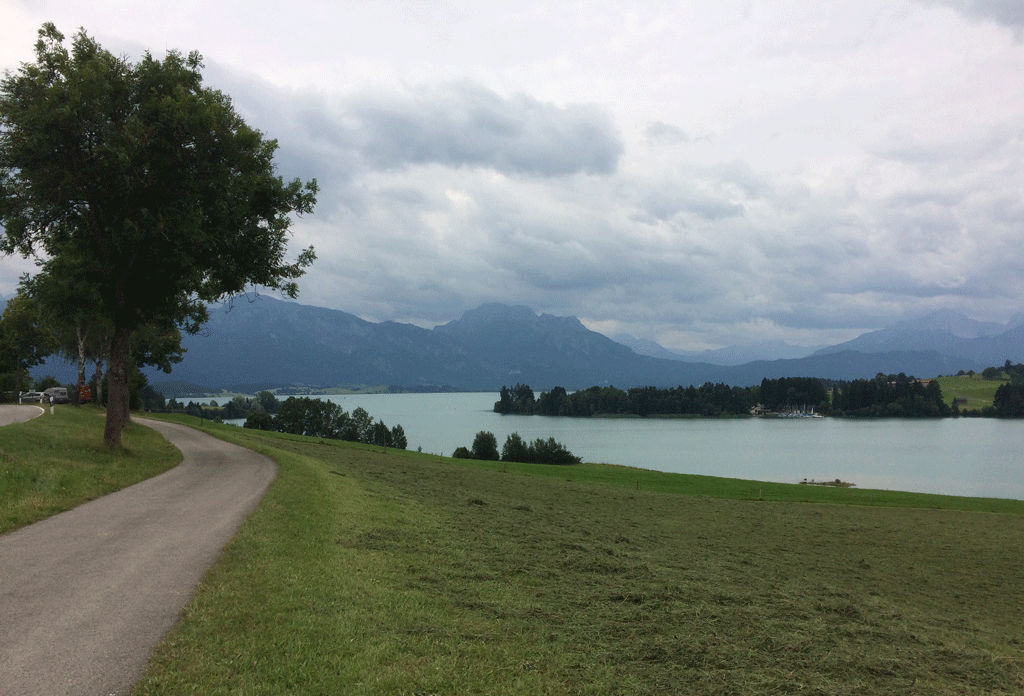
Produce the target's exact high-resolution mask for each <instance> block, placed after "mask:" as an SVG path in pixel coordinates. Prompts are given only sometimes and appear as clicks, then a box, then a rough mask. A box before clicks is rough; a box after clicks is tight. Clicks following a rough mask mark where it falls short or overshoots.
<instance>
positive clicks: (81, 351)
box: [72, 326, 88, 406]
mask: <svg viewBox="0 0 1024 696" xmlns="http://www.w3.org/2000/svg"><path fill="white" fill-rule="evenodd" d="M76 331H77V332H78V384H76V385H75V394H74V397H75V398H74V399H72V401H73V402H74V404H75V406H81V405H82V389H83V388H84V387H85V339H86V337H87V336H88V332H86V331H83V330H82V327H81V326H79V327H76Z"/></svg>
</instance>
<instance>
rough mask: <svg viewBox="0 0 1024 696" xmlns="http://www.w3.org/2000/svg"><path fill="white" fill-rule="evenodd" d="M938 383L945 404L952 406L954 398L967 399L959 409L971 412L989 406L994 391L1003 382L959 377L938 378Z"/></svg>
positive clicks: (994, 393) (970, 376) (978, 376)
mask: <svg viewBox="0 0 1024 696" xmlns="http://www.w3.org/2000/svg"><path fill="white" fill-rule="evenodd" d="M938 381H939V386H941V387H942V396H943V398H944V399H945V401H946V403H947V404H949V405H951V406H952V405H953V399H954V398H955V397H963V398H966V399H967V403H966V404H961V406H960V408H961V409H965V408H969V409H971V410H972V411H973V410H975V409H978V410H981V409H982V408H984V407H985V406H991V405H992V400H993V399H994V398H995V395H996V389H998V388H999V387H1000V386H1001V385H1002V384H1003V382H1004V381H1005V380H995V379H982V377H981V375H961V376H959V377H939V378H938Z"/></svg>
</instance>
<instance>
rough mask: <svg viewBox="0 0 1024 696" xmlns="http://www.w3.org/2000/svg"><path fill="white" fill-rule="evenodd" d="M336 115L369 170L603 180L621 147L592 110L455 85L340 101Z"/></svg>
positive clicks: (605, 118)
mask: <svg viewBox="0 0 1024 696" xmlns="http://www.w3.org/2000/svg"><path fill="white" fill-rule="evenodd" d="M343 109H344V116H345V117H346V119H347V120H349V121H350V123H351V126H350V130H351V132H352V135H353V137H354V138H356V139H357V141H358V149H359V152H360V153H361V154H362V156H363V157H364V158H365V159H366V160H367V161H368V162H369V163H370V164H371V166H372V167H374V168H379V169H394V168H401V167H404V166H408V165H424V164H441V165H444V166H448V167H464V166H465V167H484V168H491V169H495V170H497V171H499V172H502V173H503V174H507V175H529V176H541V177H557V176H567V175H572V174H578V173H587V174H611V173H614V172H615V170H616V166H617V163H618V160H619V157H620V156H621V155H622V152H623V143H622V140H621V138H620V137H619V134H618V132H617V129H616V127H615V125H614V123H613V122H612V119H611V118H610V116H609V115H608V114H607V113H605V112H603V111H601V110H600V109H598V108H596V107H592V106H585V105H578V104H570V105H567V106H562V107H560V106H556V105H555V104H551V103H544V102H541V101H538V100H537V99H534V98H532V97H529V96H527V95H525V94H517V95H514V96H512V97H509V98H504V97H501V96H500V95H498V94H497V93H495V92H493V91H491V90H489V89H486V88H484V87H482V86H480V85H476V84H472V83H468V82H458V83H448V84H443V85H439V86H432V87H416V88H407V89H405V90H402V91H397V92H380V91H378V92H373V93H364V94H362V95H360V96H358V97H354V98H351V99H349V100H347V101H346V103H345V104H344V106H343Z"/></svg>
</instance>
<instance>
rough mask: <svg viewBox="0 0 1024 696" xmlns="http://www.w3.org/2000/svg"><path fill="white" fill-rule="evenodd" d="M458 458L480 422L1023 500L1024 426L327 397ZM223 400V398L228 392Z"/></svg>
mask: <svg viewBox="0 0 1024 696" xmlns="http://www.w3.org/2000/svg"><path fill="white" fill-rule="evenodd" d="M320 398H325V399H328V400H330V401H334V402H335V403H337V404H339V405H340V406H341V407H342V408H343V409H344V410H346V411H348V412H350V413H351V412H352V411H353V410H354V409H355V408H358V407H360V406H361V407H363V408H365V409H366V410H367V411H369V413H370V415H371V416H373V417H374V418H375V419H378V420H383V421H384V422H385V423H387V425H388V426H394V425H395V424H397V423H401V425H402V428H403V429H404V430H405V434H406V437H407V438H408V440H409V449H416V448H417V447H422V448H423V451H424V452H431V453H434V454H444V455H450V454H451V453H452V451H454V450H455V448H456V447H459V446H466V447H469V446H471V445H472V444H473V437H474V436H475V435H476V433H477V432H479V431H481V430H487V431H490V432H492V433H494V434H495V436H496V437H497V439H498V445H499V447H500V446H501V445H502V444H503V443H504V442H505V438H506V437H508V435H509V434H511V433H513V432H518V433H519V434H520V435H521V436H522V437H523V439H525V440H534V439H536V438H538V437H542V438H545V439H547V438H548V437H554V438H555V439H556V440H558V441H559V442H561V443H563V444H564V445H565V446H566V447H568V448H569V449H570V450H571V451H572V452H573V454H575V455H577V456H580V457H582V458H583V460H584V461H589V462H607V463H609V464H622V465H626V466H636V467H641V468H644V469H655V470H658V471H671V472H680V473H688V474H707V475H711V476H726V477H730V478H744V479H756V480H759V481H778V482H783V483H796V482H798V481H801V480H802V479H814V480H818V481H823V480H824V481H830V480H833V479H836V478H838V479H842V480H843V481H849V482H852V483H854V484H856V485H857V487H859V488H881V489H891V490H903V491H917V492H922V493H943V494H948V495H965V496H983V497H997V498H1014V499H1018V500H1024V422H1021V421H1004V420H996V419H987V418H986V419H967V418H963V419H948V418H947V419H942V420H920V421H916V420H870V421H868V420H863V421H862V420H844V419H833V418H815V419H761V418H750V419H735V420H677V419H649V420H645V419H635V418H629V419H608V418H595V419H582V418H557V417H544V416H501V415H498V414H496V413H494V412H493V411H492V408H493V407H494V402H495V401H497V400H498V395H497V394H496V393H488V394H481V393H472V394H365V395H362V394H361V395H335V396H324V397H320ZM221 401H224V400H221Z"/></svg>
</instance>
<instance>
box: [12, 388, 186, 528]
mask: <svg viewBox="0 0 1024 696" xmlns="http://www.w3.org/2000/svg"><path fill="white" fill-rule="evenodd" d="M102 414H103V412H102V411H100V410H99V409H97V408H95V407H88V406H86V407H82V408H74V407H71V406H58V407H56V408H55V409H54V413H53V415H50V414H49V413H47V414H45V415H42V416H40V417H38V418H33V419H32V420H30V421H28V422H27V423H17V424H14V425H8V426H4V427H2V428H0V534H3V533H5V532H9V531H11V530H13V529H17V528H18V527H22V526H24V525H26V524H31V523H32V522H36V521H38V520H41V519H43V518H45V517H49V516H50V515H54V514H56V513H58V512H61V511H63V510H69V509H71V508H73V507H75V506H76V505H80V504H82V503H84V502H86V501H88V500H92V499H93V498H98V497H100V496H103V495H106V494H107V493H111V492H113V491H116V490H118V489H121V488H124V487H125V486H130V485H131V484H133V483H137V482H139V481H142V480H143V479H146V478H149V477H150V476H154V475H156V474H158V473H161V472H163V471H166V470H167V469H170V468H171V467H173V466H175V465H177V463H178V462H180V461H181V453H180V452H179V451H178V450H177V449H175V448H174V447H171V446H170V445H169V444H168V443H167V442H166V441H165V440H164V439H163V438H162V437H160V436H159V435H158V434H157V433H156V432H154V431H153V430H151V429H150V428H144V427H141V426H130V427H128V428H126V429H125V431H124V435H123V437H124V440H123V442H124V449H123V451H120V452H113V451H110V450H108V449H106V448H105V447H104V446H103V418H102Z"/></svg>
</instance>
